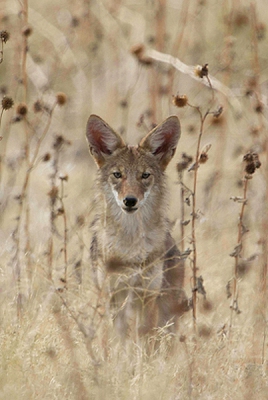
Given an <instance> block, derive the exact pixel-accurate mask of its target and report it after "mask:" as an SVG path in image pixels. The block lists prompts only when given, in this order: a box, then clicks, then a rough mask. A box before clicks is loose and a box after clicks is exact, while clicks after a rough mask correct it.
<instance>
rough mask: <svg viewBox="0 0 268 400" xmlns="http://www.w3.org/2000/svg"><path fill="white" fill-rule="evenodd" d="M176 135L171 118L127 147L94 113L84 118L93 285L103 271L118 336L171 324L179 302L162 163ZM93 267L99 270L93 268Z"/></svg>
mask: <svg viewBox="0 0 268 400" xmlns="http://www.w3.org/2000/svg"><path fill="white" fill-rule="evenodd" d="M179 137H180V124H179V120H178V118H177V117H169V118H168V119H166V120H165V121H164V122H163V123H162V124H161V125H158V126H157V127H156V128H155V129H153V130H152V131H151V132H150V133H148V135H147V136H145V137H144V138H143V139H142V140H141V142H140V143H139V145H138V146H128V145H126V144H125V143H124V141H123V139H122V138H121V136H119V135H118V134H117V133H115V132H114V131H113V130H112V129H111V128H110V127H109V126H108V125H107V124H106V123H105V122H104V121H103V120H102V119H101V118H100V117H98V116H96V115H91V116H90V118H89V120H88V123H87V139H88V142H89V147H90V152H91V154H92V156H93V158H94V160H95V161H96V163H97V166H98V178H97V180H96V186H97V187H96V195H97V198H96V203H97V205H98V206H97V207H98V209H97V212H96V216H95V219H94V222H93V238H92V243H91V261H92V267H93V271H94V274H95V275H94V276H95V279H96V284H97V285H98V286H102V285H103V282H104V281H106V280H105V279H104V277H108V279H109V285H110V292H111V304H112V306H113V309H114V311H115V324H116V325H117V327H118V329H119V330H120V331H121V332H122V334H123V335H126V333H127V332H128V329H129V328H131V327H132V328H133V327H135V328H136V326H137V324H138V327H139V331H140V332H143V333H146V332H149V331H151V330H152V329H153V328H155V327H158V326H164V325H166V323H167V322H174V324H173V326H175V325H176V321H177V319H178V317H179V316H180V315H181V314H182V312H183V311H184V308H185V304H186V298H185V295H184V291H183V280H184V263H183V260H182V259H181V256H180V253H179V251H178V249H177V247H176V245H175V243H174V240H173V239H172V237H171V235H170V232H169V222H168V219H167V215H166V210H167V201H166V182H165V174H164V171H165V168H166V166H167V165H168V163H169V162H170V160H171V159H172V157H173V155H174V153H175V150H176V146H177V143H178V140H179ZM98 271H100V274H99V273H98Z"/></svg>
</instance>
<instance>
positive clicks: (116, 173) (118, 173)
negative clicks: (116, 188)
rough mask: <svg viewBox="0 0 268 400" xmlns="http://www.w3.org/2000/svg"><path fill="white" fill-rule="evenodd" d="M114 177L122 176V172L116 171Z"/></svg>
mask: <svg viewBox="0 0 268 400" xmlns="http://www.w3.org/2000/svg"><path fill="white" fill-rule="evenodd" d="M114 177H115V178H116V179H120V178H122V174H121V172H114Z"/></svg>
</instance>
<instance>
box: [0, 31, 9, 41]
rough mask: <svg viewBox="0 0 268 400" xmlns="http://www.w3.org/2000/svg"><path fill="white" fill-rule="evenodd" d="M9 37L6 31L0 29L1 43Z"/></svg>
mask: <svg viewBox="0 0 268 400" xmlns="http://www.w3.org/2000/svg"><path fill="white" fill-rule="evenodd" d="M9 38H10V35H9V32H8V31H0V39H1V41H2V42H3V43H6V42H7V41H8V40H9Z"/></svg>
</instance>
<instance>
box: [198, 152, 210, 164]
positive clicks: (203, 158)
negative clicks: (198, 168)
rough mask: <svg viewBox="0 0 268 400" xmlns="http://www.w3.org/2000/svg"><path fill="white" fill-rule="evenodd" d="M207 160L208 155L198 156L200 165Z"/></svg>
mask: <svg viewBox="0 0 268 400" xmlns="http://www.w3.org/2000/svg"><path fill="white" fill-rule="evenodd" d="M207 160H208V155H207V154H206V153H201V154H200V156H199V163H200V164H205V162H207Z"/></svg>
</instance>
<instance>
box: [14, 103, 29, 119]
mask: <svg viewBox="0 0 268 400" xmlns="http://www.w3.org/2000/svg"><path fill="white" fill-rule="evenodd" d="M27 112H28V107H27V105H26V104H25V103H19V104H18V105H17V108H16V113H17V114H18V115H20V116H22V117H25V115H26V114H27Z"/></svg>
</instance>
